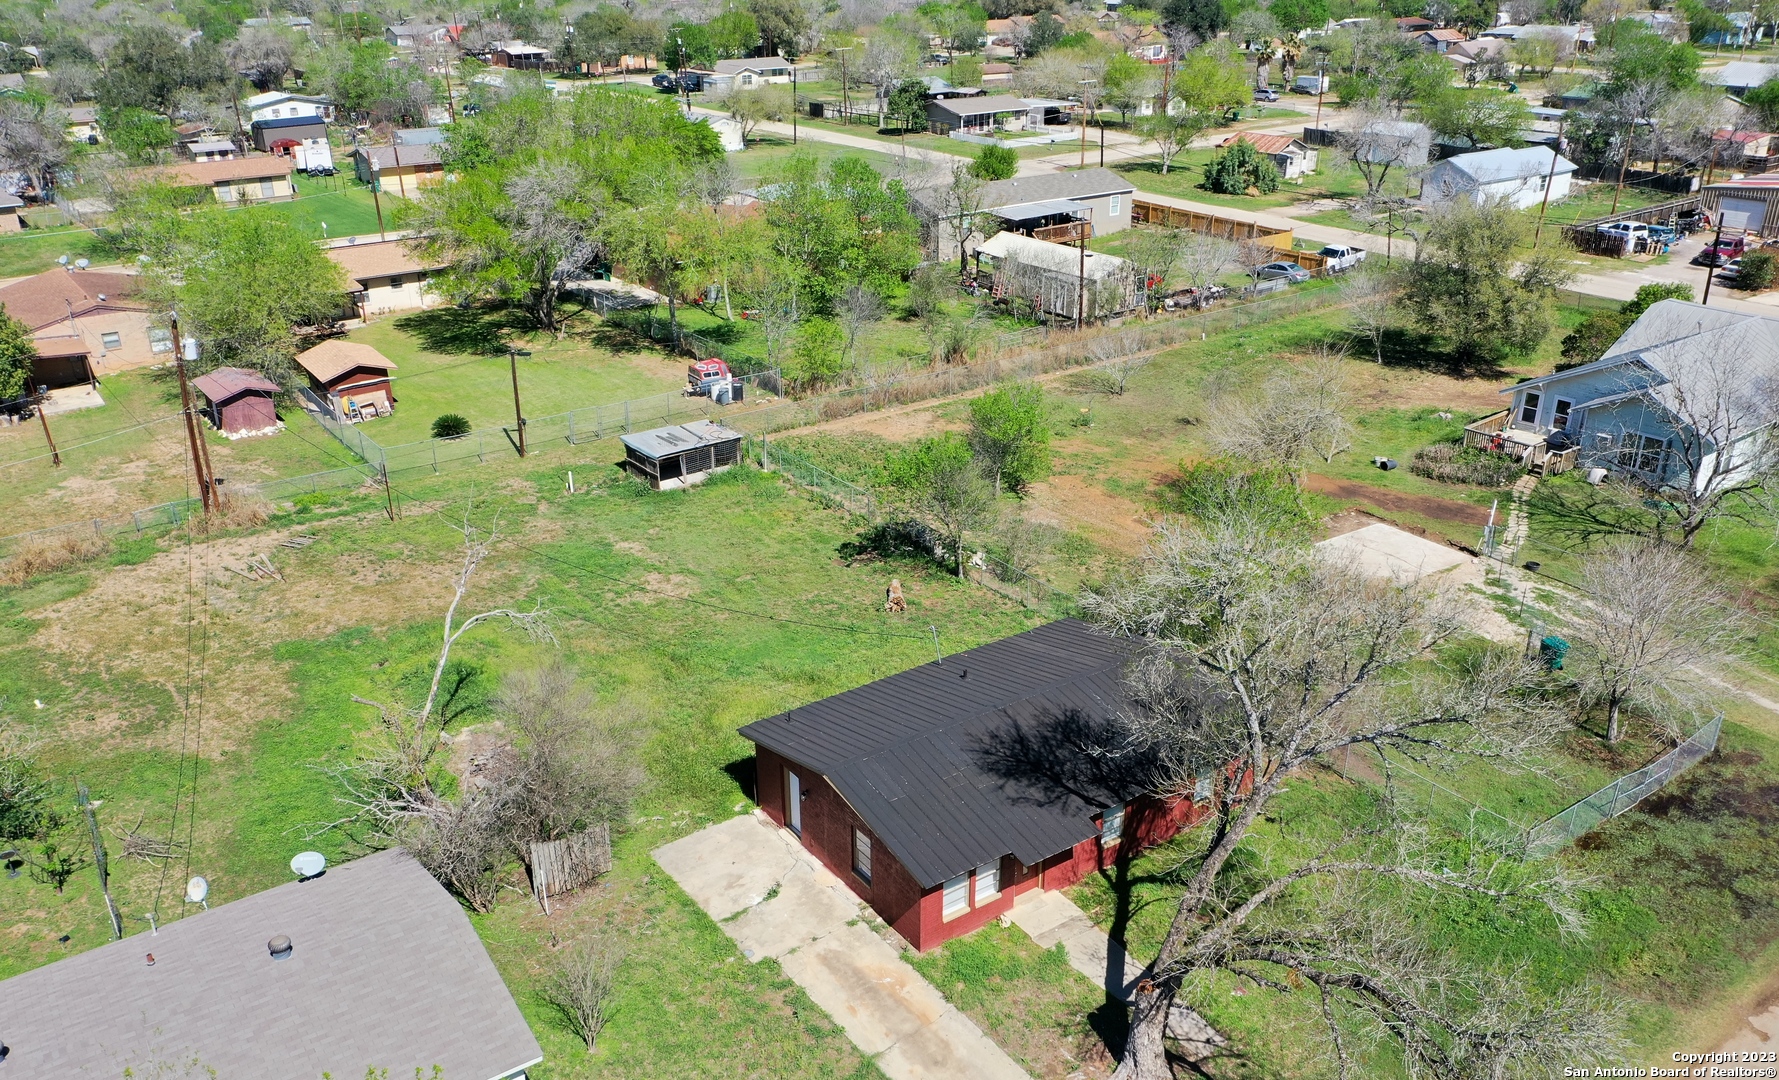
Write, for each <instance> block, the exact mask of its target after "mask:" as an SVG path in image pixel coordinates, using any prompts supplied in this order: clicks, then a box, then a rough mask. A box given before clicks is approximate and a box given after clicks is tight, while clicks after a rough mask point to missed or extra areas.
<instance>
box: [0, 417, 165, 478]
mask: <svg viewBox="0 0 1779 1080" xmlns="http://www.w3.org/2000/svg"><path fill="white" fill-rule="evenodd" d="M181 415H183V414H181V413H174V414H173V415H172V416H163V417H160V418H159V419H156V420H148V421H144V422H143V423H140V424H132V425H130V426H129V427H125V428H117V429H115V430H113V431H111V432H109V433H107V434H105V435H101V436H99V437H97V438H93V439H88V440H86V441H85V442H78V443H74V444H72V445H64V446H63V447H61V450H60V452H61V453H64V454H66V453H67V452H68V451H70V450H78V449H80V448H81V447H83V446H92V445H94V444H95V443H102V442H104V441H106V440H107V439H115V438H117V437H118V436H119V435H128V434H129V433H130V432H132V431H140V430H141V429H143V428H145V427H153V426H154V425H155V424H162V423H165V422H167V421H168V420H177V419H178V418H179V417H180V416H181ZM53 453H54V452H53V451H51V452H46V453H42V454H33V455H31V456H30V457H22V458H14V459H13V460H11V461H0V469H7V468H11V467H12V466H14V465H28V464H30V463H31V462H33V461H42V460H43V459H44V458H46V457H51V456H52V455H53Z"/></svg>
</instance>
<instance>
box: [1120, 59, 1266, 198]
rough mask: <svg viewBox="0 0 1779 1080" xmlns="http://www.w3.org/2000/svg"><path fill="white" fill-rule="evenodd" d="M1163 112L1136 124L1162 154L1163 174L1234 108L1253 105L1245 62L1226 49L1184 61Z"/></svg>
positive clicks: (1174, 80)
mask: <svg viewBox="0 0 1779 1080" xmlns="http://www.w3.org/2000/svg"><path fill="white" fill-rule="evenodd" d="M1169 93H1170V97H1169V99H1168V100H1167V101H1166V102H1165V103H1164V108H1163V109H1161V111H1159V112H1157V113H1155V114H1154V115H1153V116H1146V117H1143V118H1142V119H1141V120H1139V121H1138V124H1137V130H1138V131H1139V132H1140V133H1141V134H1142V135H1143V137H1144V138H1147V139H1152V140H1154V141H1155V143H1156V145H1157V146H1159V147H1160V148H1161V171H1162V172H1163V173H1166V172H1167V171H1168V169H1169V168H1170V167H1171V166H1172V164H1173V160H1174V158H1175V157H1176V156H1178V155H1179V153H1180V152H1181V151H1183V150H1185V149H1186V148H1187V146H1189V145H1190V144H1191V142H1192V140H1193V139H1196V138H1198V136H1199V135H1201V134H1203V133H1204V132H1205V131H1207V130H1209V129H1210V128H1212V127H1215V126H1216V125H1217V124H1218V123H1219V122H1221V121H1222V119H1223V117H1224V115H1225V114H1227V113H1228V111H1229V110H1230V109H1232V108H1235V107H1236V106H1238V105H1241V104H1243V103H1244V102H1247V101H1248V100H1250V98H1251V95H1252V91H1251V90H1250V89H1249V87H1248V76H1247V71H1246V69H1245V67H1244V66H1243V64H1242V62H1241V61H1240V60H1238V59H1236V57H1235V54H1234V52H1233V51H1232V50H1230V49H1229V48H1228V47H1227V46H1226V45H1219V44H1211V45H1204V46H1201V47H1199V48H1197V49H1194V50H1192V51H1191V52H1189V53H1187V54H1186V56H1185V58H1184V59H1182V60H1181V61H1180V65H1179V70H1177V71H1176V72H1175V73H1174V77H1173V80H1172V85H1171V86H1170V87H1169Z"/></svg>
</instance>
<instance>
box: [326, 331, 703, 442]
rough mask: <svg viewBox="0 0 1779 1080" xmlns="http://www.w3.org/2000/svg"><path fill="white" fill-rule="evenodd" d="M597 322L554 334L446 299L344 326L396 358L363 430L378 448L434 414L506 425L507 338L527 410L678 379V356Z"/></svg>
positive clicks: (648, 390) (632, 392) (611, 396)
mask: <svg viewBox="0 0 1779 1080" xmlns="http://www.w3.org/2000/svg"><path fill="white" fill-rule="evenodd" d="M603 329H604V328H603V324H602V323H600V322H599V320H597V319H595V318H593V317H592V316H590V315H589V316H584V317H582V318H581V319H580V320H579V321H578V324H577V325H576V327H575V329H573V330H571V332H569V333H568V334H567V335H566V336H564V337H563V338H562V339H561V340H560V341H557V340H554V339H552V338H551V336H550V335H549V334H533V333H529V332H527V331H525V330H524V329H522V328H520V327H518V326H515V325H509V324H507V323H506V322H505V321H504V320H503V318H502V317H501V316H499V315H496V314H489V313H487V312H484V311H482V310H480V309H478V310H475V311H462V310H460V309H458V308H454V307H446V308H435V309H433V310H431V311H426V312H418V313H415V314H412V315H403V316H395V317H392V318H386V319H381V320H379V321H377V322H373V323H371V324H370V325H368V326H364V327H361V328H359V329H357V330H354V331H352V333H351V334H349V335H348V339H349V340H351V341H356V342H362V343H363V344H366V345H370V346H372V347H373V348H375V349H377V350H378V351H380V352H382V353H383V355H385V356H387V357H388V358H389V359H391V360H393V361H395V363H396V365H397V366H396V380H395V393H396V398H397V401H396V407H395V414H394V415H393V416H389V417H386V418H383V419H380V420H373V421H370V422H369V423H367V424H366V426H365V428H364V432H365V434H366V435H368V436H370V437H371V438H372V439H374V440H376V441H377V442H378V443H381V444H382V445H384V446H396V445H399V444H402V443H409V442H417V441H419V440H421V439H426V438H430V437H431V428H432V422H433V420H434V419H436V418H437V417H439V416H440V415H442V414H444V413H452V412H454V413H459V414H461V415H462V416H465V417H467V418H468V419H469V422H470V425H471V428H472V429H473V430H480V429H483V428H490V427H500V426H503V425H508V424H511V423H512V422H513V377H512V368H511V365H510V362H509V360H508V357H507V351H506V346H507V343H508V342H513V343H516V344H517V345H518V346H519V347H520V348H524V349H529V350H530V351H531V355H530V356H524V357H520V358H519V362H518V366H519V391H520V395H521V399H522V401H523V403H524V406H525V415H527V416H532V417H542V416H553V415H555V414H557V413H562V412H567V411H569V410H570V409H579V408H585V407H587V406H591V405H606V404H611V403H614V402H619V401H624V400H626V399H628V398H639V397H647V396H649V395H652V394H660V393H665V392H669V391H674V390H678V389H679V388H681V387H683V386H684V385H685V383H686V367H685V361H684V360H683V359H674V358H669V357H667V356H666V355H665V354H663V353H661V352H659V351H657V350H654V349H644V348H642V347H640V346H638V345H636V344H635V343H634V342H633V341H631V340H630V339H628V338H611V337H610V335H608V334H605V333H603V332H602V331H603Z"/></svg>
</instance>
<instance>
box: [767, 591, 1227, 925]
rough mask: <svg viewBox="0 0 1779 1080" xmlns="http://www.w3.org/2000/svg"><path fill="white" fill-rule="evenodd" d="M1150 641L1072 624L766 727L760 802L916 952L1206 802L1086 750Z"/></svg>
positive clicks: (1171, 826) (894, 679)
mask: <svg viewBox="0 0 1779 1080" xmlns="http://www.w3.org/2000/svg"><path fill="white" fill-rule="evenodd" d="M1133 647H1134V646H1133V644H1132V643H1131V642H1130V641H1128V640H1124V639H1119V638H1115V637H1112V636H1110V635H1107V634H1104V633H1101V632H1100V631H1098V630H1095V629H1093V628H1092V627H1090V626H1088V625H1087V624H1086V623H1084V622H1081V621H1079V620H1076V619H1063V620H1061V621H1059V622H1054V623H1051V624H1049V625H1047V626H1042V627H1039V628H1038V629H1036V630H1030V631H1027V632H1026V633H1023V634H1017V635H1015V636H1013V637H1010V638H1005V639H1003V640H1001V641H996V642H993V643H991V644H988V645H984V646H981V647H980V648H975V649H970V650H968V651H967V652H962V653H958V654H957V655H955V656H949V657H946V658H945V660H944V662H942V663H939V662H935V663H930V664H923V665H922V666H920V667H918V668H914V669H912V670H909V671H904V672H901V673H900V674H897V675H891V676H890V677H888V678H885V679H879V680H878V681H876V682H873V683H868V684H867V685H865V686H861V687H858V688H856V689H853V690H848V691H846V692H845V693H843V694H837V695H835V696H834V697H830V698H824V699H823V700H821V701H816V702H812V703H811V704H808V705H804V706H802V707H800V708H796V709H792V710H791V711H789V712H787V713H783V714H781V715H778V716H773V717H769V718H767V719H765V720H759V721H755V722H754V723H752V724H749V725H747V726H746V727H744V728H742V729H741V734H742V735H743V736H744V737H746V738H748V739H750V740H752V741H753V743H754V745H755V747H756V756H755V768H756V775H757V786H758V791H757V796H758V799H759V802H760V806H761V807H762V808H763V809H764V810H765V811H766V813H767V814H768V815H769V816H770V817H771V818H772V820H773V821H775V822H777V823H778V824H780V825H782V826H784V827H786V828H788V829H790V830H791V831H792V832H794V833H796V834H797V836H798V837H799V839H800V840H801V841H802V843H803V846H804V847H805V848H806V849H808V850H809V851H810V852H811V853H812V854H814V855H815V856H816V857H817V858H819V859H820V860H821V861H822V863H823V864H824V865H826V866H827V867H828V869H830V870H832V871H833V872H834V873H835V874H837V875H839V876H840V878H841V879H842V880H844V881H846V882H847V883H848V885H850V886H851V887H852V888H853V890H854V891H856V892H857V893H858V894H859V896H860V897H862V898H863V899H864V900H865V901H866V902H867V903H869V904H870V905H871V906H872V907H873V908H874V909H875V910H876V911H877V913H878V915H879V916H881V917H882V918H883V920H884V921H885V922H887V923H889V924H890V925H891V926H892V927H894V928H895V930H896V932H897V933H899V934H901V935H902V937H903V938H905V939H906V940H907V941H908V942H909V944H911V945H913V946H914V947H915V948H916V949H919V950H921V951H923V952H924V951H926V950H928V949H931V948H934V947H935V946H938V945H940V944H942V943H944V942H945V941H948V940H950V939H952V938H955V937H959V936H961V935H963V934H967V933H969V932H970V931H972V930H975V929H977V928H978V927H980V926H982V925H984V924H985V923H987V922H988V921H989V920H991V919H994V918H996V917H998V916H1000V915H1001V914H1002V913H1004V912H1006V911H1009V910H1010V909H1011V908H1012V906H1013V901H1014V898H1015V897H1017V896H1018V895H1019V894H1020V893H1023V892H1026V891H1027V890H1030V889H1062V888H1066V887H1068V886H1070V885H1073V884H1075V883H1076V882H1078V881H1080V880H1081V879H1082V878H1083V877H1085V876H1087V875H1088V874H1091V873H1094V872H1095V871H1097V870H1099V869H1101V868H1102V867H1108V866H1110V865H1111V864H1112V863H1113V862H1114V861H1115V860H1117V859H1118V858H1119V856H1120V855H1121V854H1123V855H1129V854H1131V853H1134V852H1135V851H1138V850H1141V849H1142V848H1143V847H1146V846H1149V845H1151V844H1156V843H1160V842H1161V841H1163V840H1166V839H1168V838H1169V837H1172V836H1173V835H1174V834H1175V833H1176V832H1178V831H1179V829H1180V828H1181V827H1182V826H1183V825H1188V824H1191V823H1192V822H1194V821H1196V820H1197V819H1198V817H1199V816H1200V814H1201V813H1204V812H1207V810H1208V808H1207V807H1205V806H1203V805H1201V804H1198V803H1194V802H1192V801H1189V800H1172V799H1160V798H1156V797H1154V796H1152V795H1151V794H1149V788H1148V783H1149V782H1150V781H1149V777H1150V775H1151V774H1150V773H1149V771H1148V769H1147V768H1146V763H1143V762H1139V761H1130V760H1126V759H1124V758H1122V757H1121V758H1119V759H1111V758H1107V757H1104V756H1099V755H1094V754H1091V753H1089V752H1088V751H1087V748H1088V747H1090V746H1094V745H1102V744H1104V743H1105V742H1106V740H1107V738H1108V737H1109V736H1110V734H1111V726H1112V724H1113V721H1114V720H1115V717H1116V715H1117V713H1118V711H1119V710H1120V709H1121V708H1122V707H1123V706H1124V702H1125V695H1124V689H1123V670H1124V668H1125V666H1126V664H1127V663H1128V662H1129V661H1130V659H1131V655H1132V651H1133ZM1207 795H1208V792H1207Z"/></svg>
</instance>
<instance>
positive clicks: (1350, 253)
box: [1316, 244, 1365, 274]
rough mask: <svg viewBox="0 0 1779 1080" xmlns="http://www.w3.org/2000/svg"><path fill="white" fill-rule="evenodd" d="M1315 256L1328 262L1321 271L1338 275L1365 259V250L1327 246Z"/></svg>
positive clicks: (1338, 245) (1333, 245) (1335, 245)
mask: <svg viewBox="0 0 1779 1080" xmlns="http://www.w3.org/2000/svg"><path fill="white" fill-rule="evenodd" d="M1316 254H1318V255H1320V256H1322V258H1324V259H1326V260H1328V261H1327V262H1326V263H1325V264H1323V269H1325V270H1327V271H1328V272H1329V273H1330V274H1338V273H1340V272H1342V271H1343V270H1351V269H1352V268H1353V267H1355V266H1358V265H1359V263H1360V261H1361V260H1363V259H1364V258H1365V249H1364V248H1356V247H1348V246H1347V245H1345V244H1329V245H1328V246H1327V247H1325V248H1323V249H1322V250H1321V251H1318V252H1316Z"/></svg>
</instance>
